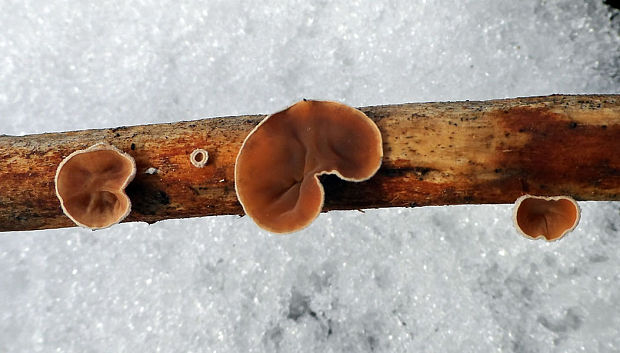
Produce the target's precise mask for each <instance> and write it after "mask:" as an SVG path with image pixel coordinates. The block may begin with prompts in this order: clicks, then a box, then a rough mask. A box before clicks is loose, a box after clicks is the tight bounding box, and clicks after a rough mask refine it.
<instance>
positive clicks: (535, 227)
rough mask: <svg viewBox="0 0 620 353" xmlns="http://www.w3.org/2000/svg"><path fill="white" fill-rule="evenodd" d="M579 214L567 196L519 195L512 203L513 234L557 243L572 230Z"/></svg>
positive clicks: (575, 204) (576, 207)
mask: <svg viewBox="0 0 620 353" xmlns="http://www.w3.org/2000/svg"><path fill="white" fill-rule="evenodd" d="M579 218H580V210H579V206H578V205H577V202H575V200H574V199H573V198H571V197H568V196H555V197H543V196H532V195H523V196H521V197H519V198H518V199H517V201H516V202H515V208H514V214H513V220H514V223H515V226H516V228H517V230H518V231H519V232H520V233H521V234H523V235H524V236H525V237H527V238H530V239H538V238H545V239H546V240H547V241H553V240H558V239H560V238H562V237H563V236H564V235H565V234H566V233H568V232H570V231H572V230H573V229H575V227H576V226H577V224H578V223H579Z"/></svg>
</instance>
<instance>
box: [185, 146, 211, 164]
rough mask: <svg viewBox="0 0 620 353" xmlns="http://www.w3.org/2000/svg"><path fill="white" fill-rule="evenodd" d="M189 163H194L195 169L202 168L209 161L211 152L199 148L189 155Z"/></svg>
mask: <svg viewBox="0 0 620 353" xmlns="http://www.w3.org/2000/svg"><path fill="white" fill-rule="evenodd" d="M189 161H190V162H192V164H193V165H194V167H197V168H202V167H204V166H205V165H206V164H207V161H209V152H207V151H205V150H203V149H202V148H197V149H195V150H194V151H193V152H192V153H191V154H190V155H189Z"/></svg>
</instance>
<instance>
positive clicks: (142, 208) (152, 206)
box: [125, 179, 170, 218]
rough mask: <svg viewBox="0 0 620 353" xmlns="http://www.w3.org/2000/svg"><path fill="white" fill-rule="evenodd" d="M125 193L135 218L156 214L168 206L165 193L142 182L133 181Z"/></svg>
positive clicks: (168, 202)
mask: <svg viewBox="0 0 620 353" xmlns="http://www.w3.org/2000/svg"><path fill="white" fill-rule="evenodd" d="M151 180H152V179H151ZM125 191H126V193H127V196H129V198H130V199H131V205H132V207H131V208H132V214H133V213H135V214H136V218H139V217H138V215H139V214H143V215H155V214H158V213H160V212H161V211H162V210H164V209H165V208H166V206H167V205H169V204H170V197H169V196H168V194H167V193H166V192H165V191H163V190H161V189H159V188H158V187H157V185H153V184H151V183H148V182H146V181H144V180H134V182H132V183H130V184H129V185H128V186H127V188H126V189H125ZM130 218H132V217H131V215H130Z"/></svg>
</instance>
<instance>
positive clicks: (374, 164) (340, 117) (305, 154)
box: [235, 100, 383, 233]
mask: <svg viewBox="0 0 620 353" xmlns="http://www.w3.org/2000/svg"><path fill="white" fill-rule="evenodd" d="M382 157H383V146H382V140H381V133H380V132H379V128H378V127H377V125H375V123H374V122H373V121H372V120H371V119H370V118H369V117H367V116H366V115H365V114H364V113H362V112H361V111H359V110H357V109H355V108H352V107H349V106H347V105H344V104H341V103H336V102H326V101H312V100H303V101H301V102H298V103H296V104H294V105H292V106H290V107H289V108H287V109H285V110H283V111H280V112H278V113H275V114H272V115H269V116H268V117H266V118H265V119H264V120H263V121H261V122H260V123H259V124H258V125H257V126H256V127H255V128H254V130H252V131H251V132H250V133H249V135H248V136H247V137H246V139H245V141H244V142H243V145H242V147H241V149H240V151H239V154H238V155H237V161H236V164H235V190H236V192H237V197H238V199H239V202H240V203H241V205H242V206H243V210H244V211H245V213H246V214H247V215H249V216H250V217H251V218H252V219H253V220H254V221H255V222H256V224H257V225H258V226H259V227H261V228H263V229H265V230H268V231H270V232H274V233H291V232H294V231H298V230H301V229H303V228H305V227H307V226H308V225H310V223H312V221H313V220H314V219H315V218H316V217H317V216H318V215H319V213H320V212H321V209H322V208H323V201H324V191H323V186H322V185H321V183H320V182H319V179H318V176H319V175H321V174H335V175H337V176H338V177H340V178H341V179H344V180H347V181H364V180H367V179H369V178H370V177H372V176H373V175H374V174H375V173H376V172H377V170H378V169H379V167H380V166H381V159H382Z"/></svg>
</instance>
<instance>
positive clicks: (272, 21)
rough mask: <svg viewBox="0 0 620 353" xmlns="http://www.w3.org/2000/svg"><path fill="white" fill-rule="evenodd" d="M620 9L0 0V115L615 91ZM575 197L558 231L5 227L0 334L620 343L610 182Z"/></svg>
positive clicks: (462, 218) (434, 347)
mask: <svg viewBox="0 0 620 353" xmlns="http://www.w3.org/2000/svg"><path fill="white" fill-rule="evenodd" d="M613 15H615V17H614V20H611V21H610V17H611V16H613ZM619 18H620V15H618V11H617V10H612V9H610V8H609V7H608V6H606V5H605V4H603V2H602V1H598V0H596V1H595V0H590V1H576V0H536V1H530V0H523V1H516V0H484V1H483V0H479V1H475V0H468V1H431V0H416V1H406V0H402V1H398V0H393V1H338V2H336V1H294V0H291V1H264V2H263V1H252V2H250V1H238V0H223V1H204V2H199V1H196V2H192V1H173V0H138V1H94V0H93V1H70V0H65V1H63V0H50V1H45V0H39V1H33V0H23V1H18V0H0V134H30V133H40V132H51V131H65V130H75V129H86V128H103V127H114V126H120V125H136V124H145V123H156V122H171V121H180V120H191V119H199V118H202V117H214V116H228V115H237V114H246V113H257V114H258V113H272V112H275V111H278V110H280V109H282V108H284V107H286V106H288V105H289V104H291V103H293V102H295V101H297V100H299V99H301V98H315V99H330V100H338V101H341V102H344V103H346V104H349V105H352V106H368V105H375V104H391V103H401V102H421V101H442V100H465V99H470V100H478V99H491V98H504V97H516V96H530V95H546V94H552V93H619V92H620V33H619V30H620V26H619V23H618V19H619ZM577 147H578V146H577ZM609 153H619V151H609ZM580 206H581V207H582V209H583V213H582V221H581V223H580V225H579V227H578V228H577V230H576V231H574V232H573V233H571V234H569V235H568V236H566V237H565V238H564V239H562V240H561V241H558V242H554V243H545V242H543V241H531V240H528V239H524V238H522V237H521V236H519V235H518V234H517V232H516V231H515V230H514V229H513V225H512V222H511V212H512V208H511V206H510V205H484V206H453V207H425V208H414V209H381V210H369V211H366V213H360V212H356V211H348V212H330V213H328V214H323V215H321V216H320V217H319V218H318V219H317V221H316V222H315V223H314V224H313V225H312V226H310V227H309V228H307V229H306V230H304V231H302V232H299V233H297V234H293V235H286V236H275V235H270V234H268V233H266V232H264V231H261V230H260V229H258V228H257V227H256V226H255V225H254V224H253V223H252V221H251V219H249V218H248V217H243V218H239V217H233V216H221V217H206V218H196V219H184V220H173V221H164V222H159V223H156V224H153V225H150V226H149V225H147V224H142V223H126V224H121V225H118V226H114V227H112V228H110V229H107V230H103V231H97V232H91V231H87V230H84V229H77V228H72V229H61V230H48V231H36V232H12V233H2V234H0V352H459V353H462V352H494V351H495V352H581V351H583V352H618V351H620V256H618V254H620V234H619V233H620V231H619V229H620V203H618V202H599V203H593V202H581V203H580Z"/></svg>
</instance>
